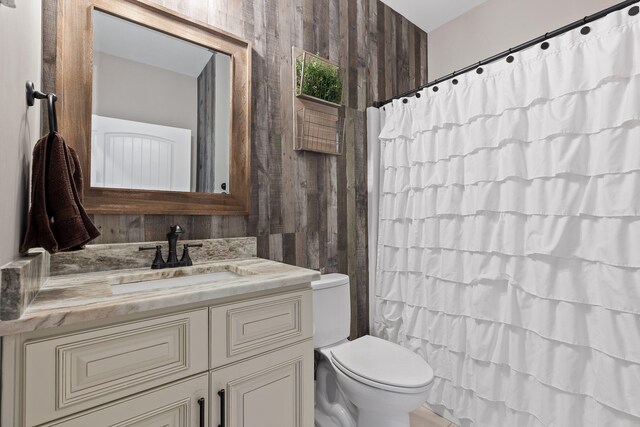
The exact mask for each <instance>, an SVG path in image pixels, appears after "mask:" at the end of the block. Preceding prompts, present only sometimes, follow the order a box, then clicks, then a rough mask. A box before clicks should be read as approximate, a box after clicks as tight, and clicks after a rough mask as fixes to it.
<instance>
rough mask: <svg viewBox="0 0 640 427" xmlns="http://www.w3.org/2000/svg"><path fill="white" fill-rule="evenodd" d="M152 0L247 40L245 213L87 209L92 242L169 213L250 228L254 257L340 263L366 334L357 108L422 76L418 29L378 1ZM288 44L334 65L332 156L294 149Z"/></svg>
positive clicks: (51, 21) (47, 10)
mask: <svg viewBox="0 0 640 427" xmlns="http://www.w3.org/2000/svg"><path fill="white" fill-rule="evenodd" d="M154 1H156V2H157V3H158V4H161V5H163V6H165V7H168V8H170V9H173V10H176V11H178V12H181V13H184V14H186V15H188V16H190V17H192V18H194V19H199V20H203V21H206V22H208V23H209V24H211V25H214V26H217V27H219V28H222V29H224V30H227V31H230V32H232V33H235V34H238V35H241V36H243V37H244V38H246V39H248V40H250V41H251V42H252V43H253V47H254V50H253V57H252V63H253V69H252V73H253V79H252V80H253V88H252V93H253V97H254V98H253V126H252V199H251V200H252V207H251V215H249V216H248V217H234V216H231V217H194V216H158V215H111V216H110V215H94V220H95V222H96V224H97V225H98V226H99V227H100V228H101V230H102V233H103V234H102V236H101V237H100V240H99V243H111V242H134V241H144V240H162V239H164V238H165V234H166V232H167V227H168V226H169V225H171V224H173V223H180V224H181V225H183V226H184V228H185V229H186V231H187V234H186V236H185V238H218V237H238V236H257V237H258V254H259V256H262V257H268V258H271V259H275V260H278V261H282V262H286V263H289V264H296V265H300V266H303V267H309V268H316V269H321V270H322V271H323V272H327V273H332V272H342V273H348V274H350V276H351V280H352V291H353V304H352V308H353V310H352V313H353V316H354V318H353V323H352V325H353V335H354V336H356V335H361V334H363V333H366V332H367V330H368V314H367V311H368V283H367V279H368V275H367V265H368V260H367V255H366V254H367V223H366V220H367V212H366V209H367V200H366V196H367V182H366V115H365V113H364V110H365V108H366V107H367V106H369V105H372V103H373V102H374V101H377V100H383V99H387V98H390V97H392V96H393V95H396V94H398V93H400V92H402V91H405V90H408V89H411V88H413V87H415V86H418V85H421V84H424V83H426V82H427V35H426V34H425V33H424V32H422V31H421V30H420V29H418V28H417V27H415V26H413V25H412V24H411V23H410V22H409V21H408V20H407V19H406V18H403V17H401V16H399V15H398V14H397V13H396V12H394V11H393V10H392V9H390V8H389V7H388V6H386V5H385V4H383V3H382V2H380V1H379V0H264V1H252V0H206V1H205V0H154ZM55 10H56V2H55V0H44V1H43V20H44V28H45V30H44V35H43V37H44V41H43V42H44V45H43V82H44V83H43V85H44V87H45V89H47V90H54V87H53V86H54V79H53V76H54V75H55V68H56V63H55V13H53V12H54V11H55ZM292 46H295V47H298V48H303V49H306V50H308V51H311V52H314V53H316V52H317V53H319V54H320V55H322V56H326V57H328V58H329V59H330V60H332V61H334V62H337V63H339V64H340V66H341V69H342V72H343V77H344V92H343V95H344V96H343V100H344V103H345V105H346V107H347V108H346V117H347V120H346V122H347V123H346V141H345V144H346V147H345V152H344V154H343V155H342V156H326V155H322V154H317V153H311V152H309V153H306V152H297V151H294V150H293V143H294V141H293V105H292V97H293V78H292V58H291V48H292ZM45 125H46V123H45ZM63 131H64V130H63Z"/></svg>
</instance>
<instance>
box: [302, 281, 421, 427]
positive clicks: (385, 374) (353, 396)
mask: <svg viewBox="0 0 640 427" xmlns="http://www.w3.org/2000/svg"><path fill="white" fill-rule="evenodd" d="M312 287H313V290H314V293H313V304H314V345H315V348H316V351H317V353H318V355H319V363H318V368H317V371H316V408H315V414H316V426H318V427H356V426H357V427H409V414H410V412H412V411H413V410H415V409H417V408H418V407H420V405H422V404H423V403H424V402H425V401H426V399H427V391H428V388H429V386H430V383H431V382H432V380H433V370H432V369H431V367H430V366H429V364H428V363H427V362H426V361H425V360H424V359H422V358H421V357H420V356H418V355H417V354H415V353H413V352H412V351H410V350H408V349H406V348H404V347H402V346H399V345H397V344H394V343H391V342H388V341H385V340H382V339H380V338H376V337H373V336H369V335H367V336H363V337H360V338H358V339H356V340H353V341H347V340H346V337H347V336H348V331H349V320H350V315H349V279H348V277H347V276H344V275H341V274H329V275H324V276H322V278H321V279H320V280H319V281H317V282H313V283H312ZM345 295H346V297H345Z"/></svg>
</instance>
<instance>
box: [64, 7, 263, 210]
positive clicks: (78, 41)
mask: <svg viewBox="0 0 640 427" xmlns="http://www.w3.org/2000/svg"><path fill="white" fill-rule="evenodd" d="M94 9H95V10H100V11H102V12H106V13H109V14H111V15H114V16H117V17H119V18H122V19H125V20H128V21H131V22H134V23H137V24H139V25H143V26H145V27H148V28H151V29H154V30H157V31H160V32H163V33H166V34H169V35H172V36H174V37H177V38H180V39H183V40H186V41H189V42H192V43H195V44H198V45H201V46H204V47H207V48H212V49H215V50H217V51H219V52H223V53H226V54H228V55H230V56H231V64H232V65H231V66H232V71H231V75H232V82H233V86H232V90H231V103H232V109H231V111H232V114H231V138H230V140H231V147H230V159H229V162H230V163H229V166H230V176H229V183H230V194H213V193H194V192H191V193H188V192H169V191H150V190H129V189H109V188H97V187H91V186H90V179H89V178H88V177H90V176H91V169H90V168H91V162H90V159H91V153H90V150H91V112H92V100H91V96H92V82H93V69H92V68H93V67H92V63H93V19H92V12H93V10H94ZM55 89H56V93H57V94H58V95H59V100H58V102H57V107H58V123H59V126H58V127H59V129H60V133H61V134H62V135H63V136H64V138H65V141H66V142H67V144H68V145H69V146H71V147H73V148H74V149H75V150H76V152H77V153H78V156H79V157H80V161H81V163H82V167H83V169H84V170H83V172H84V174H83V175H84V177H85V178H84V180H85V185H84V205H85V208H86V209H87V211H88V212H89V213H101V214H125V213H127V214H181V215H248V214H249V203H250V198H251V167H250V161H251V44H250V42H248V41H246V40H243V39H241V38H239V37H237V36H234V35H232V34H230V33H227V32H225V31H222V30H219V29H217V28H214V27H212V26H210V25H207V24H205V23H203V22H199V21H196V20H193V19H191V18H188V17H186V16H184V15H181V14H178V13H176V12H174V11H171V10H169V9H167V8H164V7H162V6H159V5H156V4H154V3H151V2H150V1H149V0H72V1H58V2H57V36H56V82H55Z"/></svg>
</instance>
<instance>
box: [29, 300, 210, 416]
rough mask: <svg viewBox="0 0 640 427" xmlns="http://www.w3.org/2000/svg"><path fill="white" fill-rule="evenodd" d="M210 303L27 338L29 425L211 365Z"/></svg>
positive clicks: (168, 380) (184, 376) (202, 370)
mask: <svg viewBox="0 0 640 427" xmlns="http://www.w3.org/2000/svg"><path fill="white" fill-rule="evenodd" d="M207 324H208V313H207V309H201V310H197V311H191V312H186V313H179V314H175V315H170V316H164V317H160V318H155V319H149V320H144V321H138V322H132V323H126V324H122V325H117V326H113V327H107V328H101V329H97V330H94V331H89V332H82V333H76V334H69V335H64V336H60V337H56V338H52V339H45V340H38V341H33V342H27V343H26V345H25V356H26V358H25V360H26V367H25V392H26V408H25V409H26V410H25V419H26V425H27V426H33V425H38V424H40V423H42V422H45V421H50V420H53V419H58V418H61V417H64V416H67V415H71V414H74V413H78V412H80V411H83V410H85V409H89V408H92V407H96V406H98V405H101V404H103V403H107V402H112V401H114V400H116V399H119V398H122V397H125V396H130V395H132V394H134V393H137V392H140V391H143V390H147V389H149V388H151V387H155V386H159V385H162V384H166V383H169V382H171V381H175V380H178V379H181V378H186V377H188V376H190V375H194V374H197V373H200V372H205V371H206V370H207V353H208V351H207V350H208V345H207V335H208V334H207V329H208V328H207Z"/></svg>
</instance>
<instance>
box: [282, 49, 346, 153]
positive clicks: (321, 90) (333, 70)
mask: <svg viewBox="0 0 640 427" xmlns="http://www.w3.org/2000/svg"><path fill="white" fill-rule="evenodd" d="M292 63H293V84H294V91H293V92H294V99H293V107H294V108H293V112H294V148H295V149H296V150H306V151H316V152H320V153H326V154H342V145H343V137H344V108H343V107H342V106H341V101H342V76H341V74H340V68H339V66H338V65H337V64H335V63H333V62H331V61H328V60H326V59H324V58H321V57H319V56H318V55H314V54H312V53H309V52H305V51H302V50H299V49H296V48H293V49H292Z"/></svg>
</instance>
